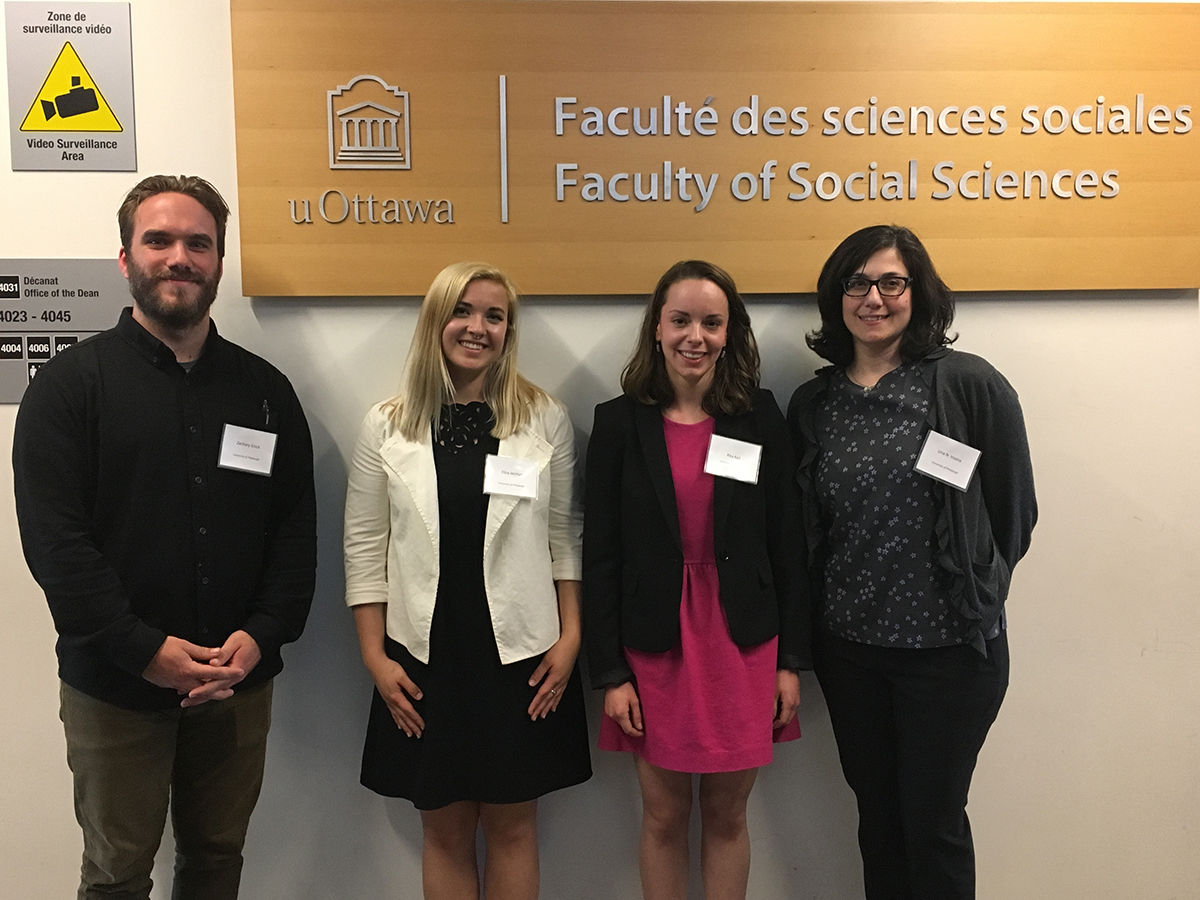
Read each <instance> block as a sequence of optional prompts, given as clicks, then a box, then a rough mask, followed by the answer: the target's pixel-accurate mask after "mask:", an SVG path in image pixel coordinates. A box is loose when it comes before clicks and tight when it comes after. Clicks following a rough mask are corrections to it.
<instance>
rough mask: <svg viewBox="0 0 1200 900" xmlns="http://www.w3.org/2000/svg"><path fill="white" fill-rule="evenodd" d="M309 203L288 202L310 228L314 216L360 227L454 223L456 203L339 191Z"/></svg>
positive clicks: (295, 218)
mask: <svg viewBox="0 0 1200 900" xmlns="http://www.w3.org/2000/svg"><path fill="white" fill-rule="evenodd" d="M313 207H314V204H313V203H311V202H310V201H309V200H288V210H289V212H290V213H291V217H292V221H293V222H294V223H295V224H297V225H311V224H313V222H314V219H313V215H314V212H315V214H316V215H317V216H318V217H319V218H320V219H322V220H324V221H326V222H328V223H329V224H330V225H340V224H341V223H343V222H347V221H351V220H353V221H354V222H355V223H357V224H359V225H403V224H405V223H410V224H414V225H417V224H434V225H453V224H454V204H453V203H451V202H450V201H449V200H407V199H404V200H397V199H394V198H379V197H376V196H375V195H374V194H368V195H367V196H366V197H362V196H360V195H359V194H357V193H356V194H355V195H354V196H353V197H347V196H346V195H345V194H344V193H342V192H341V191H339V190H328V191H325V193H323V194H321V196H320V197H319V198H318V199H317V202H316V204H315V207H316V208H315V210H314V208H313Z"/></svg>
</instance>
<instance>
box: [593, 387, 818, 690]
mask: <svg viewBox="0 0 1200 900" xmlns="http://www.w3.org/2000/svg"><path fill="white" fill-rule="evenodd" d="M714 430H715V432H716V433H717V434H720V435H724V436H726V437H731V438H737V439H738V440H743V441H749V442H752V443H756V444H761V445H762V447H763V453H762V459H761V462H760V465H759V474H758V483H757V484H747V483H745V482H741V481H735V480H733V479H730V478H720V477H718V478H717V479H716V483H715V484H714V487H713V542H714V545H715V546H714V548H713V549H714V552H715V555H716V561H717V576H718V579H719V581H720V585H721V605H722V607H723V608H724V611H725V619H726V621H727V622H728V624H729V632H730V635H731V636H732V637H733V640H734V641H735V642H736V643H737V644H739V645H741V646H745V647H749V646H753V645H755V644H761V643H762V642H763V641H766V640H769V639H770V638H772V637H774V636H775V635H779V666H780V668H789V669H803V668H811V650H810V643H811V634H812V625H811V617H810V612H809V596H808V578H807V573H806V570H805V559H806V554H805V552H804V546H803V532H802V529H801V525H800V514H799V487H798V485H797V483H796V479H795V472H796V466H795V459H794V457H793V454H792V447H791V440H790V438H789V435H788V431H787V425H786V423H785V422H784V419H783V415H782V414H781V413H780V412H779V407H778V406H776V405H775V398H774V397H773V396H772V395H771V392H770V391H765V390H760V391H759V392H758V394H757V396H756V397H755V401H754V410H753V411H752V412H749V413H745V414H743V415H737V416H723V415H722V416H717V417H716V425H715V429H714ZM583 591H584V594H583V596H584V633H585V636H586V639H587V641H586V642H587V653H588V665H589V670H590V672H591V680H592V684H593V686H595V687H603V686H606V685H612V684H620V683H622V682H624V681H628V680H629V679H630V677H631V672H630V670H629V667H628V665H627V663H626V661H625V655H624V652H623V648H624V647H630V648H633V649H635V650H642V651H646V652H651V653H663V652H666V651H667V650H670V649H672V648H673V647H675V646H677V645H678V644H679V604H680V600H681V597H682V593H683V547H682V542H681V538H680V532H679V513H678V509H677V507H676V505H675V485H674V481H673V479H672V477H671V465H670V461H669V460H668V458H667V444H666V438H665V437H664V434H663V423H662V412H661V410H660V409H659V408H658V407H657V406H648V405H645V404H642V403H638V402H637V401H636V400H634V399H633V398H632V397H629V396H627V395H622V396H620V397H617V398H616V399H613V400H609V401H608V402H606V403H601V404H600V405H599V406H597V407H596V417H595V422H594V424H593V427H592V435H591V440H590V442H589V444H588V452H587V485H586V491H585V506H584V526H583Z"/></svg>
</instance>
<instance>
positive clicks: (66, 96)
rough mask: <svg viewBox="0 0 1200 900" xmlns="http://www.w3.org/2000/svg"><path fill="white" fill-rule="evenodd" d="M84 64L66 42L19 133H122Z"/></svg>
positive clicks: (119, 125)
mask: <svg viewBox="0 0 1200 900" xmlns="http://www.w3.org/2000/svg"><path fill="white" fill-rule="evenodd" d="M122 130H123V129H122V128H121V123H120V122H118V121H117V117H116V116H115V115H113V111H112V109H110V108H109V105H108V103H106V102H105V100H104V95H103V94H101V93H100V89H99V88H98V87H96V83H95V82H94V81H92V76H91V75H89V74H88V70H87V68H86V67H85V66H84V64H83V60H81V59H80V58H79V54H78V53H76V52H75V48H74V47H72V46H71V42H70V41H67V42H66V43H65V44H63V48H62V51H61V52H60V53H59V54H58V59H56V60H55V61H54V65H53V66H52V67H51V68H50V74H49V75H47V76H46V81H45V82H44V83H43V84H42V89H41V90H40V91H38V95H37V96H36V97H35V98H34V99H33V105H32V106H30V107H29V112H28V113H27V114H26V116H25V121H23V122H22V123H21V131H122Z"/></svg>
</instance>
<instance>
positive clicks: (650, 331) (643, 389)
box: [621, 259, 760, 416]
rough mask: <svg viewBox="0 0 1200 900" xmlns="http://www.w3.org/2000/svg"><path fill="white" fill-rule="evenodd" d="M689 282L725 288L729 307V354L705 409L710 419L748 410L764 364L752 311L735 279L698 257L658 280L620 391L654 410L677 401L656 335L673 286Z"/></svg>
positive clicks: (719, 367) (718, 370)
mask: <svg viewBox="0 0 1200 900" xmlns="http://www.w3.org/2000/svg"><path fill="white" fill-rule="evenodd" d="M690 279H696V280H698V281H711V282H712V283H713V284H715V285H716V286H717V287H718V288H720V289H721V293H723V294H724V295H725V299H726V301H727V302H728V303H729V320H728V324H727V328H726V337H725V355H724V357H723V358H721V359H719V360H718V361H717V367H716V371H715V372H714V373H713V380H712V384H711V385H710V386H709V388H708V391H707V392H706V393H705V395H704V400H703V401H702V403H701V405H702V406H703V408H704V411H705V412H706V413H708V414H709V415H710V416H711V415H716V414H717V413H723V414H725V415H738V414H740V413H745V412H749V411H750V410H751V409H752V408H753V406H754V392H755V391H756V390H757V389H758V378H759V365H760V363H759V356H758V344H757V342H755V340H754V332H753V331H751V330H750V313H748V312H747V311H746V302H745V301H744V300H743V299H742V295H741V294H739V293H738V289H737V285H735V284H734V283H733V277H732V276H731V275H730V274H729V273H728V272H726V271H725V270H724V269H722V268H721V267H720V266H715V265H713V264H712V263H709V262H704V261H703V260H699V259H689V260H684V261H683V262H677V263H675V265H673V266H671V268H669V269H667V271H666V273H665V274H664V275H663V277H662V278H660V279H658V286H657V287H655V288H654V293H653V294H652V295H651V297H650V302H649V303H648V304H647V305H646V314H645V315H644V316H643V317H642V327H641V329H640V330H639V331H638V340H637V344H636V345H635V346H634V348H633V354H632V356H630V358H629V362H628V363H626V365H625V369H624V371H623V372H621V390H623V391H624V392H625V393H626V394H628V395H629V396H631V397H633V399H635V400H637V401H638V402H639V403H645V404H647V405H652V406H667V405H669V404H670V403H671V402H672V401H673V400H674V399H675V388H674V387H672V385H671V379H670V377H669V376H668V375H667V364H666V361H665V360H664V359H663V355H662V354H661V353H659V352H657V349H656V344H657V341H656V340H655V338H654V332H655V328H656V326H657V325H658V320H659V317H660V316H661V315H662V308H663V305H664V304H665V303H666V302H667V291H669V290H670V289H671V285H673V284H676V283H677V282H680V281H688V280H690Z"/></svg>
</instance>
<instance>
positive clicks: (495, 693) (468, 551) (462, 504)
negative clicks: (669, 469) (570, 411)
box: [362, 403, 592, 809]
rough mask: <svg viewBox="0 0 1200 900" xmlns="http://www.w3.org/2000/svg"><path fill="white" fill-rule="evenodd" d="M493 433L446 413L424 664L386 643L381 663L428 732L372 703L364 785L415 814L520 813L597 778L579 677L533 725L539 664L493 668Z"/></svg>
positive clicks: (378, 700) (475, 420) (480, 417)
mask: <svg viewBox="0 0 1200 900" xmlns="http://www.w3.org/2000/svg"><path fill="white" fill-rule="evenodd" d="M491 427H492V414H491V410H490V409H489V408H488V407H487V406H486V405H485V404H483V403H470V404H465V405H455V406H453V407H445V408H444V409H443V411H442V427H441V429H440V431H439V436H438V438H437V439H436V440H434V442H433V458H434V465H435V467H436V469H437V481H438V517H439V522H440V535H439V539H440V570H439V580H438V591H437V600H436V603H435V606H434V611H433V623H432V626H431V632H430V637H429V641H430V650H429V664H428V665H426V664H424V663H421V662H419V661H418V660H417V659H416V658H415V657H414V656H413V655H412V654H410V653H409V652H408V650H407V649H406V648H405V647H403V646H402V645H401V644H398V643H396V642H395V641H393V640H392V639H391V638H387V639H386V645H385V646H386V650H387V654H388V656H389V657H391V658H392V659H394V660H396V661H397V662H399V663H400V665H402V666H403V667H404V670H405V672H407V673H408V676H409V678H411V679H412V680H413V681H414V682H415V683H416V684H417V686H418V687H420V688H421V691H422V693H423V694H424V696H423V697H422V699H420V700H417V701H414V703H413V705H414V707H415V708H416V710H417V712H419V713H420V714H421V717H422V719H424V720H425V731H424V733H423V735H422V736H421V737H420V738H410V737H408V736H407V735H406V734H405V733H404V732H403V731H401V730H400V729H399V728H398V727H397V726H396V724H395V722H393V721H392V716H391V713H389V712H388V709H387V706H386V704H385V703H384V702H383V698H382V697H381V696H380V695H379V692H378V691H375V693H374V697H373V699H372V703H371V715H370V719H369V721H368V724H367V737H366V743H365V746H364V748H363V762H362V783H363V785H365V786H366V787H368V788H370V789H371V790H373V791H375V792H376V793H378V794H383V795H384V796H388V797H403V798H405V799H407V800H411V801H412V803H413V805H414V806H416V807H417V809H438V808H440V807H443V806H446V805H448V804H450V803H455V802H457V801H460V800H472V801H478V802H482V803H519V802H523V801H526V800H532V799H534V798H536V797H540V796H541V795H542V794H546V793H548V792H550V791H554V790H558V789H559V788H564V787H569V786H570V785H573V784H579V783H580V782H583V781H586V780H587V779H588V778H590V777H591V774H592V768H591V759H590V755H589V750H588V735H587V720H586V716H585V713H584V705H583V686H582V683H581V680H580V676H579V668H578V666H576V668H575V671H574V672H573V673H572V674H571V679H570V681H569V682H568V683H567V687H566V688H565V689H564V691H563V698H562V700H561V701H560V703H559V706H558V710H557V711H555V712H552V713H550V714H549V715H548V716H547V717H546V718H545V719H538V720H537V721H536V722H535V721H532V720H531V719H530V718H529V714H528V713H527V712H526V710H527V709H528V708H529V704H530V703H531V702H532V700H533V697H534V694H535V693H536V692H537V691H536V688H532V687H530V686H529V678H530V676H531V675H532V674H533V670H534V669H536V668H537V666H538V663H539V662H540V661H541V656H540V655H538V656H534V657H531V658H529V659H525V660H521V661H519V662H515V663H510V664H509V665H501V663H500V654H499V652H498V651H497V649H496V638H495V635H494V634H493V632H492V620H491V615H490V613H489V611H488V605H487V597H486V595H485V593H484V581H483V537H484V530H485V527H486V523H487V509H488V496H487V495H486V494H484V493H483V466H484V459H485V458H486V457H487V455H488V454H490V453H496V452H497V450H498V449H499V443H500V442H499V441H498V440H497V439H496V438H495V437H493V436H492V435H491V434H490V430H491ZM547 552H549V551H547ZM495 599H502V598H495Z"/></svg>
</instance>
